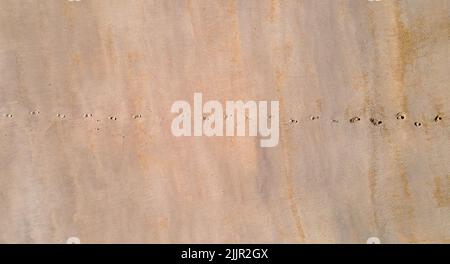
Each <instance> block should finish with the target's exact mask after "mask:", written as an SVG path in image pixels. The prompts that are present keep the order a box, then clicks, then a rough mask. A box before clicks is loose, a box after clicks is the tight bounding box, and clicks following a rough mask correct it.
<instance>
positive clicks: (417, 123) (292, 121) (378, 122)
mask: <svg viewBox="0 0 450 264" xmlns="http://www.w3.org/2000/svg"><path fill="white" fill-rule="evenodd" d="M39 114H40V112H39V111H31V112H30V115H39ZM4 116H5V117H7V118H13V115H12V114H5V115H4ZM56 117H58V118H61V119H65V118H66V115H65V114H61V113H58V114H56ZM83 117H84V118H90V117H93V115H92V114H90V113H86V114H84V115H83ZM132 118H133V119H139V118H142V114H136V115H133V116H132ZM269 118H270V117H269ZM108 119H110V120H113V121H115V120H117V119H118V118H117V116H110V117H108ZM310 119H311V120H312V121H314V120H319V119H320V117H319V116H311V117H310ZM396 119H398V120H405V119H406V114H405V113H401V112H400V113H397V114H396ZM433 120H434V122H439V121H441V120H443V116H442V115H440V114H438V115H436V116H435V117H434V118H433ZM359 121H361V118H360V117H358V116H355V117H352V118H350V120H349V122H350V123H357V122H359ZM369 121H370V122H371V123H372V124H373V125H374V126H381V125H382V124H383V121H381V120H379V119H376V118H370V119H369ZM299 122H300V121H299V120H296V119H289V122H288V123H290V124H298V123H299ZM331 122H332V123H339V120H336V119H332V120H331ZM414 125H415V126H416V127H421V126H422V122H420V121H415V122H414Z"/></svg>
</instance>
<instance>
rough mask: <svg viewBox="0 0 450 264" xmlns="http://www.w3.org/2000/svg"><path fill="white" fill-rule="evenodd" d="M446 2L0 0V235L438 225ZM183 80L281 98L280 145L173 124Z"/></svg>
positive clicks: (253, 235) (114, 237) (413, 237)
mask: <svg viewBox="0 0 450 264" xmlns="http://www.w3.org/2000/svg"><path fill="white" fill-rule="evenodd" d="M449 12H450V1H448V0H430V1H420V0H417V1H389V0H382V1H365V0H351V1H337V0H336V1H332V0H327V1H325V0H321V1H314V0H305V1H294V0H292V1H276V0H273V1H260V0H242V1H216V0H214V1H207V0H203V1H195V0H192V1H163V0H160V1H143V0H141V1H138V0H136V1H123V0H108V1H102V0H81V1H66V0H34V1H33V0H30V1H25V0H0V68H1V70H0V242H4V243H17V242H18V243H23V242H31V243H40V242H49V243H65V241H66V240H67V238H69V237H72V236H75V237H78V238H80V240H81V243H93V242H100V243H105V242H107V243H115V242H145V243H160V242H164V243H166V242H178V243H185V242H225V243H228V242H251V243H252V242H274V243H278V242H282V243H284V242H293V243H297V242H300V243H303V242H309V243H310V242H312V243H321V242H333V243H334V242H336V243H365V242H366V240H367V239H368V238H369V237H373V236H375V237H379V238H380V240H381V242H382V243H397V242H408V243H409V242H411V243H428V242H438V243H449V242H450V144H449V143H450V133H449V122H450V103H449V98H450V87H449V83H450V82H449V58H450V54H449V30H450V27H449V24H450V20H449V16H448V14H449ZM194 92H202V93H203V97H204V101H206V100H211V99H214V100H219V101H221V102H224V101H225V100H239V99H241V100H279V101H280V130H281V138H280V143H279V145H278V146H277V147H275V148H261V147H260V146H259V138H254V137H222V138H219V137H212V138H207V137H181V138H176V137H174V136H172V134H171V132H170V124H171V122H172V119H173V118H174V117H175V115H174V114H171V113H170V107H171V105H172V103H173V102H174V101H175V100H189V101H191V102H192V100H193V93H194ZM398 113H400V115H403V119H402V118H400V117H399V116H397V114H398ZM438 115H439V116H440V117H441V118H440V119H439V118H436V117H437V116H438ZM311 116H314V117H319V118H314V120H312V119H311ZM354 117H358V118H359V119H360V120H359V121H357V120H356V119H352V118H354ZM371 118H373V119H374V120H373V121H374V122H371V121H370V119H371ZM350 119H352V122H350ZM435 119H436V120H435ZM333 120H334V121H333ZM378 120H380V121H382V123H381V124H378V123H377V122H378ZM297 121H298V122H297Z"/></svg>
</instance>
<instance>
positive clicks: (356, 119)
mask: <svg viewBox="0 0 450 264" xmlns="http://www.w3.org/2000/svg"><path fill="white" fill-rule="evenodd" d="M310 119H311V120H312V121H314V120H318V119H320V117H319V116H311V117H310ZM396 119H397V120H405V119H406V114H405V113H397V114H396ZM442 119H443V116H442V115H440V114H438V115H436V116H434V118H433V120H434V122H439V121H442ZM348 121H349V122H350V123H357V122H359V121H361V118H360V117H358V116H354V117H352V118H350V119H349V120H348ZM369 121H370V123H372V124H373V125H374V126H381V125H382V124H383V121H381V120H379V119H376V118H370V119H369ZM299 122H300V121H298V120H296V119H290V120H289V123H291V124H298V123H299ZM331 122H332V123H339V120H336V119H332V120H331ZM414 125H415V126H416V127H421V126H422V122H420V121H415V122H414Z"/></svg>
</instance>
